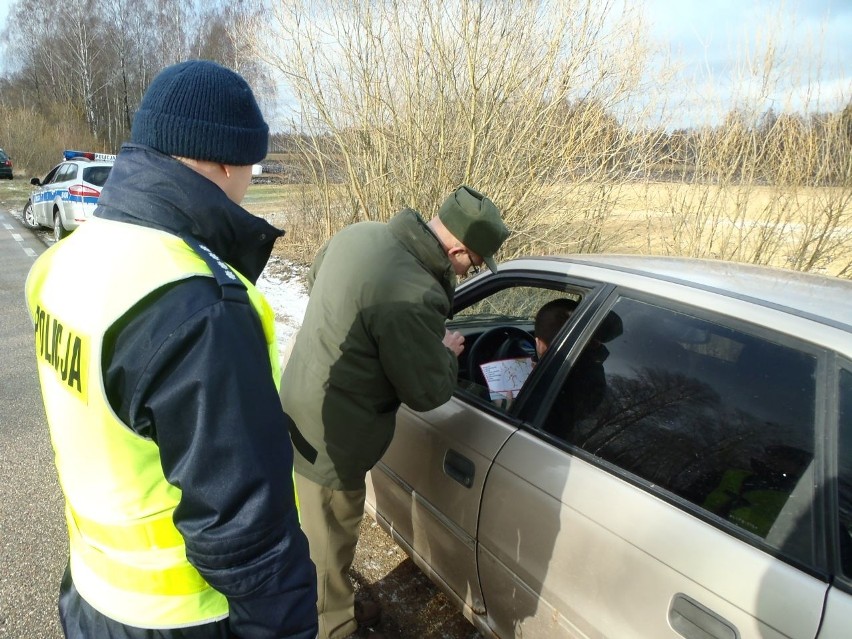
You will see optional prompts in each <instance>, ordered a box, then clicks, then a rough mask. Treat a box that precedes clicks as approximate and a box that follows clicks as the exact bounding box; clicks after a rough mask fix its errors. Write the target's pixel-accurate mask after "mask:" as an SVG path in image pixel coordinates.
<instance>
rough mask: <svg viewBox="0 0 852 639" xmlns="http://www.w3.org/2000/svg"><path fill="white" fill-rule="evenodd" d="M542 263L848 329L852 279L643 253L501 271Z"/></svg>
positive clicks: (561, 259)
mask: <svg viewBox="0 0 852 639" xmlns="http://www.w3.org/2000/svg"><path fill="white" fill-rule="evenodd" d="M541 261H546V262H550V263H551V265H553V266H556V267H557V270H564V271H565V272H566V273H567V272H572V271H574V269H572V268H571V265H578V266H581V265H585V266H591V267H596V268H603V269H608V270H614V271H619V272H624V273H631V274H634V275H639V276H643V277H649V278H652V279H655V280H660V281H666V282H673V283H677V284H685V285H687V286H692V287H694V288H701V289H705V290H712V291H715V292H719V293H722V294H725V295H728V296H731V297H737V298H743V299H748V300H750V301H756V302H758V303H760V304H762V305H764V306H770V307H774V308H783V309H788V310H791V311H793V312H795V313H796V314H799V315H807V316H810V317H811V318H813V319H817V320H820V321H824V322H826V323H829V324H834V325H837V324H840V325H843V326H844V327H846V329H847V330H852V280H844V279H841V278H837V277H827V276H824V275H817V274H813V273H802V272H800V271H793V270H789V269H781V268H773V267H768V266H756V265H753V264H739V263H735V262H727V261H724V260H711V259H700V258H686V257H662V256H646V255H614V254H613V255H606V254H595V255H593V254H583V255H561V256H551V257H543V256H542V257H532V258H526V259H520V260H513V261H512V262H506V263H504V264H502V265H501V269H502V268H510V267H511V268H541V266H540V264H541ZM534 264H536V265H537V266H534ZM560 267H561V268H560Z"/></svg>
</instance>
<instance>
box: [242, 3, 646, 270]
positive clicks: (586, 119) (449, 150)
mask: <svg viewBox="0 0 852 639" xmlns="http://www.w3.org/2000/svg"><path fill="white" fill-rule="evenodd" d="M642 33H643V27H642V21H641V16H640V15H639V14H638V13H637V12H636V11H634V10H632V9H631V8H630V7H624V5H623V4H622V3H615V2H608V1H607V2H596V1H594V0H568V1H565V0H562V1H558V2H557V1H548V0H539V1H535V2H528V1H521V0H517V1H513V2H509V3H508V4H507V3H497V2H493V1H489V0H453V1H439V2H433V1H432V0H417V1H414V2H405V3H401V2H393V1H380V2H371V3H363V2H356V1H353V0H331V1H330V2H322V3H320V2H311V1H310V0H285V1H283V2H274V3H270V5H269V14H268V15H266V16H264V19H263V20H258V21H256V22H255V23H254V24H253V25H252V26H251V29H250V31H249V33H248V34H247V35H246V36H245V37H244V39H245V40H246V41H247V42H248V43H249V44H250V46H251V49H252V51H253V53H254V55H256V56H257V57H259V58H261V59H263V60H264V61H265V62H267V63H268V64H269V65H271V67H272V68H273V69H275V70H276V71H277V72H278V77H279V78H280V79H281V80H282V81H283V82H284V83H285V84H286V85H287V87H288V88H289V91H290V92H291V93H292V95H293V96H294V99H295V102H296V103H297V105H298V106H297V109H298V115H297V116H294V118H293V121H292V125H293V127H294V128H297V129H299V130H300V131H303V132H306V133H308V134H309V135H311V136H313V139H314V140H319V139H324V140H325V139H329V138H330V139H331V140H333V141H334V144H333V145H331V146H329V145H325V146H323V145H320V144H317V143H315V144H312V145H310V146H309V147H305V154H306V156H307V160H306V161H307V164H308V165H309V166H311V167H314V168H315V169H316V172H317V173H316V181H317V186H318V192H317V196H316V200H315V201H316V206H317V207H319V208H322V209H324V211H325V212H324V214H323V215H320V219H321V220H322V221H323V227H324V231H325V233H330V232H333V231H334V230H336V229H337V228H339V227H340V226H341V225H343V224H346V223H349V222H351V221H355V220H368V219H369V220H385V219H387V218H388V217H389V216H391V215H392V214H393V213H394V212H395V211H396V210H397V209H399V208H400V207H402V206H406V205H411V206H415V207H417V208H418V209H420V210H421V211H424V213H427V215H428V214H429V213H430V212H431V211H433V210H434V209H435V208H436V206H437V204H438V203H439V202H440V199H441V198H442V197H443V196H444V195H445V194H446V192H448V191H449V190H450V189H452V188H453V187H455V186H456V185H458V184H460V183H466V184H469V185H471V186H474V187H475V188H479V189H482V190H483V191H484V192H486V193H488V194H489V195H490V196H491V197H493V198H494V200H495V201H496V202H497V203H498V204H500V205H501V207H502V208H503V209H504V214H505V217H506V219H507V221H508V223H509V225H510V226H511V227H512V229H513V231H514V232H513V235H512V237H511V239H510V242H509V243H508V244H507V246H506V247H505V249H504V253H505V254H506V255H510V254H515V253H519V252H528V251H530V250H533V249H537V250H551V249H553V248H555V247H559V248H560V249H562V250H565V249H566V248H575V249H578V250H579V249H580V248H582V247H584V246H587V245H589V246H594V247H596V248H601V247H605V246H607V241H606V240H607V238H608V237H610V232H609V230H607V229H605V228H604V226H605V224H607V223H609V220H608V219H607V213H608V211H609V210H610V208H611V203H612V200H613V198H615V197H616V196H617V194H616V193H615V192H616V191H617V190H618V189H617V186H616V187H615V188H614V185H618V184H621V183H623V182H624V181H625V179H626V176H627V174H628V173H629V171H630V170H631V167H630V163H631V159H630V157H631V156H630V154H629V153H628V152H627V149H626V147H627V145H628V144H629V142H630V138H629V136H627V135H624V134H623V131H622V130H621V126H620V125H619V124H618V123H617V122H615V121H614V120H613V119H612V117H610V116H609V115H608V113H609V111H610V110H612V109H614V108H616V107H618V108H621V109H622V110H623V111H624V119H625V120H630V119H631V115H632V114H630V113H628V111H629V108H630V103H631V100H630V98H631V97H632V96H633V95H635V94H636V92H638V91H640V90H641V89H642V88H643V87H642V85H641V80H642V70H643V69H644V65H643V59H644V57H645V56H646V55H647V49H646V47H645V46H644V44H643V39H642V38H643V36H642ZM625 46H627V47H629V48H630V52H629V55H625V54H624V53H625V51H624V47H625ZM604 139H605V140H607V141H608V142H603V141H602V140H604ZM595 144H598V145H602V144H611V145H612V146H608V149H607V153H606V154H604V155H601V154H600V153H597V152H596V151H591V150H590V147H591V146H593V145H595ZM340 174H342V176H343V180H342V184H338V183H336V182H337V181H336V180H335V179H334V178H332V177H330V176H336V175H340ZM593 235H596V236H597V237H598V239H597V240H596V241H594V242H591V243H590V242H589V240H588V238H589V237H591V236H593Z"/></svg>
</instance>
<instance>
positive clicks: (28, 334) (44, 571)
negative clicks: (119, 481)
mask: <svg viewBox="0 0 852 639" xmlns="http://www.w3.org/2000/svg"><path fill="white" fill-rule="evenodd" d="M41 237H42V236H40V235H38V234H36V233H34V232H33V231H30V230H28V229H26V228H25V227H24V226H22V225H21V223H20V220H19V219H18V218H17V217H15V216H13V215H12V214H10V213H9V211H8V210H5V209H4V210H0V327H2V330H0V358H2V365H0V637H2V638H3V639H7V638H8V639H19V638H37V639H52V638H54V637H56V638H60V637H62V630H61V628H60V626H59V618H58V613H57V609H56V598H57V593H58V591H59V580H60V578H61V576H62V571H63V569H64V567H65V562H66V561H67V557H68V551H67V548H66V544H67V541H66V535H65V523H64V521H63V516H62V495H61V493H60V490H59V485H58V483H57V480H56V471H55V469H54V465H53V451H52V449H51V446H50V437H49V435H48V431H47V424H46V421H45V417H44V409H43V407H42V403H41V395H40V393H39V386H38V374H37V373H36V363H35V355H34V352H33V334H32V325H31V324H30V321H29V316H28V313H27V309H26V305H25V303H24V282H25V280H26V277H27V272H28V271H29V269H30V266H32V263H33V261H34V260H35V258H36V257H37V256H38V255H40V254H41V253H42V252H43V251H44V250H45V248H46V246H45V244H44V243H43V240H42V239H41Z"/></svg>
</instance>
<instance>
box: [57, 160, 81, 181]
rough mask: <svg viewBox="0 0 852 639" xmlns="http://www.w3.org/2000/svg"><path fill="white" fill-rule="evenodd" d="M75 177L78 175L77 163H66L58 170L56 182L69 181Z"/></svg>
mask: <svg viewBox="0 0 852 639" xmlns="http://www.w3.org/2000/svg"><path fill="white" fill-rule="evenodd" d="M75 177H77V165H76V164H66V165H64V166H63V167H62V168H61V169H60V170H59V171H58V172H57V174H56V179H54V182H68V181H69V180H73V179H74V178H75Z"/></svg>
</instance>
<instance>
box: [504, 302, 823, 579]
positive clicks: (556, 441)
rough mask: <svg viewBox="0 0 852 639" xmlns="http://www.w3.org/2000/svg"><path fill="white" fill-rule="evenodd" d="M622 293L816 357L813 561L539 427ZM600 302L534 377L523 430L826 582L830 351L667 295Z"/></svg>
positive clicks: (527, 398)
mask: <svg viewBox="0 0 852 639" xmlns="http://www.w3.org/2000/svg"><path fill="white" fill-rule="evenodd" d="M622 297H626V298H628V299H631V300H636V301H639V302H643V303H647V304H652V305H655V306H660V307H663V308H665V309H668V310H671V311H674V312H678V313H685V314H688V315H691V316H694V317H697V318H699V319H702V320H706V321H711V322H716V323H719V324H721V325H723V326H726V327H729V328H732V329H734V330H738V331H742V332H745V333H748V334H750V335H753V336H755V337H757V338H761V339H770V340H771V341H774V342H776V343H779V344H781V345H783V346H786V347H789V348H795V349H796V350H799V351H802V352H804V353H807V354H809V355H811V356H813V357H814V358H815V359H816V369H815V370H816V372H815V376H816V379H815V395H814V411H815V414H814V438H815V439H814V462H813V463H814V482H815V488H814V505H813V508H814V517H813V519H814V522H815V527H816V530H814V531H813V539H814V544H815V546H816V548H815V553H814V554H815V561H814V565H810V564H806V563H805V562H803V561H801V560H800V559H798V558H796V557H793V556H790V555H786V554H784V553H783V552H782V551H781V550H780V549H778V548H776V547H774V546H772V545H770V544H769V543H768V542H766V541H765V540H763V539H760V538H756V537H754V536H751V535H749V534H748V533H746V531H745V530H743V529H742V528H740V527H738V526H736V525H735V524H733V523H731V522H728V521H725V520H724V519H722V518H720V517H717V516H715V515H713V514H712V513H710V512H709V511H706V510H704V509H703V508H701V507H700V506H699V505H697V504H695V503H693V502H691V501H689V500H688V499H685V498H683V497H681V496H679V495H677V494H675V493H673V492H671V491H669V490H668V489H667V488H664V487H661V486H659V485H657V484H654V483H652V482H650V481H648V480H646V479H644V478H642V477H640V476H638V475H636V474H634V473H632V472H631V471H629V470H626V469H624V468H622V467H620V466H618V465H616V464H614V463H611V462H609V461H607V460H605V459H603V458H600V457H597V456H596V455H593V454H591V453H589V452H587V451H586V450H584V449H582V448H580V447H579V446H576V445H573V444H570V443H569V442H566V441H564V440H562V439H560V438H558V437H555V436H553V435H551V434H550V433H548V432H546V431H545V430H544V429H543V425H544V420H545V418H546V417H547V415H548V414H549V412H550V410H551V407H552V405H553V402H554V400H555V398H556V397H557V395H558V393H559V390H560V389H561V387H562V384H564V383H565V380H566V379H567V377H568V374H569V372H570V370H571V368H572V367H573V366H574V364H575V363H576V361H577V358H578V357H579V355H580V354H581V353H582V352H583V349H584V348H585V346H586V344H587V343H588V341H589V339H591V337H592V335H593V334H594V332H595V331H596V330H597V328H598V327H599V326H600V323H601V322H602V321H603V319H604V318H605V317H606V315H607V314H608V313H609V311H611V310H612V309H613V307H614V306H615V304H616V302H617V301H618V300H619V299H621V298H622ZM600 302H601V303H600V306H599V308H598V309H597V310H596V312H595V313H594V317H593V318H590V319H591V320H593V321H589V323H588V324H586V325H584V326H583V327H582V329H580V327H576V328H577V329H578V330H576V331H572V334H575V336H576V339H573V340H571V339H563V341H562V343H561V344H560V345H559V348H560V350H559V351H557V353H560V351H561V353H562V355H563V356H562V357H558V358H557V357H554V360H553V361H554V362H556V361H558V362H559V363H560V365H559V366H558V367H550V368H549V370H547V371H546V372H547V373H548V376H547V377H546V378H545V377H542V378H539V379H538V380H537V382H538V383H537V387H536V389H535V391H536V392H534V393H531V394H529V395H528V396H526V397H525V399H526V400H527V402H528V405H529V406H530V409H529V410H527V411H526V412H524V413H522V415H521V416H522V418H523V425H522V427H523V428H524V429H525V430H529V431H530V432H532V433H534V434H535V435H536V436H537V437H539V438H541V439H543V440H545V441H547V442H548V443H549V444H551V445H552V446H554V447H556V448H559V449H561V450H563V451H564V452H566V453H567V454H569V455H572V456H575V457H578V458H580V459H583V460H584V461H586V462H587V463H589V464H592V465H594V466H596V467H598V468H600V469H602V470H604V471H606V472H608V473H609V474H611V475H613V476H615V477H618V478H620V479H622V480H623V481H626V482H628V483H630V484H632V485H634V486H636V487H638V488H641V489H643V490H645V491H646V492H648V493H650V494H652V495H654V496H656V497H657V498H659V499H661V500H663V501H665V502H667V503H669V504H671V505H673V506H675V507H677V508H680V509H681V510H684V511H686V512H687V513H689V514H691V515H693V516H695V517H697V518H698V519H700V520H702V521H704V522H705V523H708V524H710V525H712V526H714V527H716V528H719V529H721V530H723V531H724V532H725V533H726V534H728V535H730V536H732V537H734V538H736V539H739V540H740V541H743V542H745V543H748V544H749V545H751V546H753V547H756V548H758V549H759V550H761V551H763V552H765V553H767V554H769V555H772V556H774V557H777V558H779V559H781V560H782V561H784V562H785V563H787V564H789V565H791V566H793V567H795V568H797V569H798V570H802V571H803V572H805V573H806V574H809V575H811V576H812V577H815V578H819V579H821V580H823V581H826V582H828V581H829V580H830V575H831V574H832V572H834V571H833V566H831V565H830V563H829V548H836V547H837V546H836V544H837V541H835V542H834V543H833V544H829V542H828V535H829V530H827V529H826V526H827V522H828V521H830V518H831V516H832V515H835V514H836V511H831V509H830V507H829V504H828V503H827V501H828V500H827V498H826V495H827V494H828V493H829V492H830V491H829V486H830V482H829V477H827V473H826V465H827V463H829V458H830V452H829V451H830V450H831V444H830V443H829V441H828V438H829V436H830V434H831V432H832V431H834V432H835V433H836V432H837V417H836V413H837V406H838V404H837V401H835V403H834V406H835V408H834V410H833V411H832V409H831V408H830V402H831V397H830V395H831V394H832V393H831V392H830V390H829V385H830V379H829V378H830V377H831V375H830V373H829V371H830V365H829V360H830V358H831V355H832V352H831V351H829V350H828V349H827V348H825V347H822V346H820V345H817V344H813V343H810V342H806V341H805V340H801V339H798V338H796V337H794V336H792V335H789V334H786V333H782V332H780V331H776V330H773V329H770V328H768V327H765V326H762V325H760V324H756V323H753V322H749V321H748V320H745V319H742V318H740V317H732V316H730V315H725V314H723V313H719V312H716V311H714V310H713V309H712V308H708V307H705V306H696V305H694V304H689V303H685V302H681V301H679V300H676V299H674V298H671V297H665V296H661V295H657V294H654V293H649V292H646V291H641V290H638V289H635V288H630V287H624V286H613V287H612V290H611V291H610V292H609V294H608V295H607V297H606V299H604V300H600ZM802 319H803V320H804V321H808V320H807V318H802ZM836 384H837V382H836V381H835V388H836ZM833 394H834V395H836V394H837V393H836V391H834V392H833ZM832 412H833V413H834V415H835V416H834V417H833V419H834V422H835V423H834V426H833V428H832V424H831V423H830V422H831V420H832ZM834 446H835V447H834V450H837V448H836V443H835V445H834ZM835 477H836V472H835ZM835 494H836V493H835ZM835 521H836V518H835ZM835 532H836V530H835Z"/></svg>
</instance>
